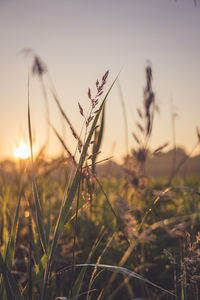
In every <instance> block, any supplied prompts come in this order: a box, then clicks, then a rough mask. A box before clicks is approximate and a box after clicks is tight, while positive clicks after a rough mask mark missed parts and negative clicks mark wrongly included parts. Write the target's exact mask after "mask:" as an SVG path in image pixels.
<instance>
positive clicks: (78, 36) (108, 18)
mask: <svg viewBox="0 0 200 300" xmlns="http://www.w3.org/2000/svg"><path fill="white" fill-rule="evenodd" d="M0 39H1V40H0V45H1V46H0V47H1V52H0V54H1V55H0V141H1V143H0V159H4V158H7V157H12V156H13V149H14V147H15V146H16V145H17V144H18V143H20V141H21V140H23V141H25V142H27V137H28V126H27V76H28V75H27V74H28V70H30V67H31V63H32V59H31V57H25V56H24V55H22V53H21V52H20V51H21V50H22V49H24V48H32V49H33V50H34V51H35V53H37V54H38V55H39V56H40V57H41V58H42V59H43V60H44V61H45V63H46V64H47V66H48V70H49V73H50V75H51V78H52V80H53V83H54V85H55V87H56V90H57V93H58V96H59V99H60V102H61V103H62V105H63V108H64V110H65V112H66V114H67V115H68V116H69V118H70V120H71V121H72V123H73V124H74V126H75V127H76V128H77V131H79V130H80V129H81V126H82V122H83V119H82V118H81V116H80V113H79V110H78V102H80V103H81V105H82V106H83V108H84V110H85V111H87V110H88V108H89V104H90V103H89V99H88V97H87V90H88V87H90V88H91V89H92V90H94V89H95V82H96V79H97V78H101V76H102V75H103V74H104V73H105V71H106V70H107V69H109V70H110V75H109V80H108V83H107V88H108V87H109V85H110V84H111V82H112V81H113V80H114V78H115V76H116V75H117V74H118V72H119V71H120V70H121V69H122V71H121V73H120V77H119V80H120V85H121V89H122V92H123V97H124V101H125V105H126V110H127V118H128V127H129V128H128V131H129V150H130V149H131V148H133V146H134V145H135V144H134V140H133V138H132V135H131V133H132V132H133V131H134V130H135V128H136V127H135V121H136V120H137V114H136V108H137V107H142V104H143V88H144V86H145V66H146V62H147V60H150V61H151V63H152V68H153V90H154V91H155V94H156V102H157V104H158V105H159V107H160V114H159V115H156V118H155V127H154V131H153V138H152V143H151V145H152V147H157V146H159V145H160V144H163V143H164V142H167V141H168V142H170V143H171V147H172V128H171V109H172V106H173V109H174V111H175V112H176V113H177V114H178V117H177V118H176V139H177V144H178V145H181V146H185V147H186V149H187V150H188V151H189V150H190V149H191V148H192V147H193V145H194V144H195V142H196V141H197V136H196V126H199V128H200V3H199V4H197V6H195V5H194V2H193V1H192V0H177V1H173V0H101V1H97V0H57V1H55V0H54V1H52V0H42V1H41V0H34V1H33V0H32V1H30V0H18V1H17V0H15V1H14V0H0ZM49 101H50V120H51V122H52V124H53V125H54V126H55V128H56V129H57V130H58V131H59V132H60V133H61V134H63V127H62V122H61V116H60V114H59V112H58V109H57V107H56V105H55V103H54V102H53V99H52V98H51V97H50V95H49ZM30 106H31V119H32V127H33V132H34V136H35V142H36V146H37V147H40V146H41V145H42V144H43V143H44V142H45V139H46V121H45V104H44V99H43V96H42V91H41V87H40V84H39V82H38V80H37V78H31V80H30ZM65 141H66V144H67V145H68V146H69V148H70V149H71V150H72V152H73V151H74V147H75V144H74V139H73V137H72V135H71V133H70V132H69V131H68V130H66V133H65ZM168 149H170V146H169V148H168ZM199 150H200V149H199ZM48 151H49V154H51V155H56V154H58V153H59V152H60V151H61V146H60V144H59V142H58V141H57V139H56V138H55V136H54V134H53V132H52V131H51V135H50V141H49V146H48ZM125 151H126V148H125V135H124V121H123V114H122V107H121V103H120V98H119V90H118V85H117V84H116V86H115V87H114V89H113V90H112V92H111V94H110V96H109V99H108V102H107V106H106V128H105V136H104V142H103V147H102V153H103V154H102V157H107V156H110V155H114V158H115V159H118V158H120V157H121V156H123V155H124V153H125Z"/></svg>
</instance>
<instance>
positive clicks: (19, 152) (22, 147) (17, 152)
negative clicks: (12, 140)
mask: <svg viewBox="0 0 200 300" xmlns="http://www.w3.org/2000/svg"><path fill="white" fill-rule="evenodd" d="M30 155H31V151H30V148H29V147H28V146H27V145H26V144H25V143H24V142H21V143H20V144H19V146H18V147H16V148H15V149H14V156H15V157H16V158H21V159H26V158H28V157H30Z"/></svg>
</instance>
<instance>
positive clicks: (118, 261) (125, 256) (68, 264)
mask: <svg viewBox="0 0 200 300" xmlns="http://www.w3.org/2000/svg"><path fill="white" fill-rule="evenodd" d="M33 58H34V64H33V72H34V74H35V75H37V76H38V78H39V80H40V83H41V87H42V91H43V95H44V97H46V95H47V94H48V93H47V91H46V86H45V84H44V80H43V76H47V77H48V69H47V67H46V66H45V64H44V63H42V62H41V60H40V59H39V58H38V56H34V55H33ZM108 75H109V72H108V71H107V72H106V73H105V74H104V75H103V77H102V78H101V80H100V81H99V80H97V81H96V84H95V86H96V93H94V95H93V94H92V92H91V89H89V90H88V100H89V103H90V107H89V109H88V112H87V113H86V112H85V111H84V110H83V108H82V106H81V103H78V107H79V112H80V118H82V120H83V127H82V130H81V132H80V134H79V133H77V131H76V130H75V127H74V126H73V125H72V123H71V121H70V119H69V117H68V116H67V115H66V113H65V112H64V110H63V108H62V104H61V101H60V100H59V99H58V96H57V93H56V91H55V88H54V87H53V84H50V92H51V96H52V98H53V100H54V101H55V103H56V104H57V107H58V109H59V111H60V113H61V115H62V118H63V121H64V122H65V124H66V126H69V128H70V129H71V133H72V135H73V136H74V138H75V139H76V141H77V149H76V151H75V153H72V151H71V149H70V147H69V145H66V142H65V140H64V139H63V137H62V136H61V134H59V132H58V131H57V130H56V128H55V127H54V126H53V124H51V122H50V118H49V116H50V114H49V112H48V108H47V109H46V119H47V123H48V126H49V128H50V127H51V128H52V129H53V131H54V133H55V134H56V136H57V138H58V140H59V141H60V143H61V145H62V146H63V149H64V151H65V152H64V157H63V156H61V157H58V158H57V159H54V160H52V161H51V162H47V160H46V156H45V149H44V148H43V149H41V151H40V152H39V153H38V154H37V155H36V156H34V155H33V138H32V122H31V102H30V100H29V90H28V132H29V142H30V149H31V159H30V160H29V161H28V160H27V161H21V162H20V165H19V166H18V167H17V165H16V164H15V163H13V164H10V165H9V168H8V166H7V169H8V170H6V164H4V166H3V164H2V169H1V173H0V175H1V177H0V183H1V185H0V204H1V206H2V214H1V215H0V232H1V238H0V250H1V252H0V276H1V277H0V299H3V300H4V299H5V300H12V299H20V300H21V299H28V300H32V299H33V300H35V299H40V300H45V299H50V300H51V299H52V300H55V299H68V300H69V299H86V300H94V299H102V300H103V299H106V300H108V299H109V300H110V299H116V300H117V299H121V298H123V299H127V300H128V299H175V298H177V299H181V300H182V299H189V300H190V299H198V298H199V295H200V291H199V281H200V277H199V270H200V254H199V232H200V228H199V217H200V216H199V200H200V192H199V187H200V185H199V181H198V179H195V180H192V181H191V180H190V183H188V185H186V184H184V185H183V184H182V182H181V179H175V180H174V181H173V179H174V176H175V174H174V176H173V178H171V179H170V185H169V184H168V185H167V179H166V180H161V179H154V178H148V177H147V176H146V174H145V163H146V157H147V155H149V143H150V139H151V134H152V128H153V121H154V113H155V99H154V92H153V90H152V70H151V67H150V66H148V67H147V69H146V89H145V93H144V111H141V110H138V116H139V118H140V119H141V120H140V123H137V125H136V126H137V128H138V130H139V131H140V134H142V135H141V137H140V139H139V137H138V136H137V135H136V134H134V138H135V140H136V143H137V149H136V150H133V151H132V156H130V155H129V156H128V157H126V159H125V163H124V165H123V166H121V170H122V174H123V175H122V176H120V177H117V176H105V175H104V176H103V177H101V176H99V174H98V167H97V166H98V163H102V162H99V161H98V154H99V152H100V150H101V144H102V139H103V133H104V130H105V125H104V122H105V116H104V114H105V109H106V106H105V104H106V100H107V97H108V95H109V94H110V92H111V90H112V87H113V85H114V84H115V82H116V80H117V78H118V76H117V77H116V78H115V79H114V81H113V83H112V84H111V86H110V87H109V88H108V90H107V92H104V91H105V89H106V82H107V77H108ZM28 89H29V82H28ZM45 101H46V104H47V102H48V101H49V99H47V98H46V100H45ZM123 103H124V102H123ZM46 107H48V105H46ZM141 122H143V123H142V124H141ZM48 130H49V129H48ZM47 137H48V134H47ZM163 148H164V147H159V148H158V149H156V150H155V151H154V152H155V153H157V152H158V151H161V150H162V149H163ZM141 152H142V153H143V156H142V160H141V159H138V155H139V153H141ZM136 154H137V155H136ZM139 158H140V157H139ZM138 162H139V163H140V164H141V165H140V167H139V171H138V169H137V168H136V167H135V164H137V163H138ZM109 163H110V162H108V163H107V164H105V166H104V169H105V170H107V171H106V172H107V173H109ZM124 171H125V172H124ZM108 175H109V174H108ZM144 175H145V176H144Z"/></svg>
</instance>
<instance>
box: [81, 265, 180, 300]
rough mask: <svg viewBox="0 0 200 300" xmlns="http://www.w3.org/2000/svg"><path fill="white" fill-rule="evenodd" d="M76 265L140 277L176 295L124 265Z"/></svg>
mask: <svg viewBox="0 0 200 300" xmlns="http://www.w3.org/2000/svg"><path fill="white" fill-rule="evenodd" d="M76 267H97V268H103V269H106V270H109V271H112V272H117V273H121V274H124V275H127V276H131V277H134V278H136V279H139V280H142V281H144V282H146V283H148V284H150V285H152V286H154V287H156V288H158V289H160V290H161V291H164V292H166V293H168V294H170V295H172V296H174V297H176V295H175V294H173V293H172V292H170V291H169V290H166V289H165V288H163V287H161V286H159V285H157V284H156V283H153V282H152V281H150V280H148V279H147V278H145V277H143V276H141V275H139V274H137V273H135V272H133V271H130V270H128V269H126V268H124V267H118V266H112V265H103V264H78V265H76Z"/></svg>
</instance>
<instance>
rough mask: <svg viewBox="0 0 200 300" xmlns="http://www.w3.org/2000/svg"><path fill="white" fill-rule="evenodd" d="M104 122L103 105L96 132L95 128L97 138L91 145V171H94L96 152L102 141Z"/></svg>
mask: <svg viewBox="0 0 200 300" xmlns="http://www.w3.org/2000/svg"><path fill="white" fill-rule="evenodd" d="M104 123H105V106H104V107H103V109H102V116H101V125H100V129H99V132H98V133H97V130H95V134H97V140H96V138H95V143H94V145H93V149H92V153H93V156H92V171H93V173H94V172H95V165H96V164H95V162H96V159H97V155H98V154H97V153H99V149H100V146H101V143H102V138H103V132H104Z"/></svg>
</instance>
